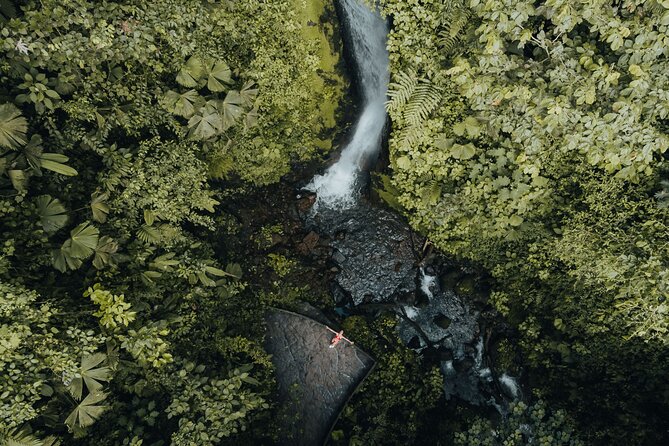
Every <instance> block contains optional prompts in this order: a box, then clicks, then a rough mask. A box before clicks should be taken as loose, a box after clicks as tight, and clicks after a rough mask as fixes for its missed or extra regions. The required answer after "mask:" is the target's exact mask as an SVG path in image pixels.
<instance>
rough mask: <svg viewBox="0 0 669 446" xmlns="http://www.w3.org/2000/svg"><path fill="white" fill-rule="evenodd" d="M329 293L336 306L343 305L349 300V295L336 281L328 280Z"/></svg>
mask: <svg viewBox="0 0 669 446" xmlns="http://www.w3.org/2000/svg"><path fill="white" fill-rule="evenodd" d="M330 294H331V295H332V297H333V299H334V301H335V304H337V306H344V305H346V304H347V303H349V302H350V301H351V296H350V295H349V294H347V293H346V291H344V289H343V288H342V287H341V286H340V285H339V284H338V283H337V282H334V281H333V282H330Z"/></svg>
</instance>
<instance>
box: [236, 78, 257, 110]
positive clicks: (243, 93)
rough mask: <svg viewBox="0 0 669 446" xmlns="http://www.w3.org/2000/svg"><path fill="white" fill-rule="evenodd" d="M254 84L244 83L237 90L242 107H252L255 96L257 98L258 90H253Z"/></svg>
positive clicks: (250, 82)
mask: <svg viewBox="0 0 669 446" xmlns="http://www.w3.org/2000/svg"><path fill="white" fill-rule="evenodd" d="M254 85H255V82H253V81H246V82H245V83H244V85H243V86H242V88H241V90H239V97H240V98H241V99H242V105H243V106H245V107H252V106H253V103H254V101H255V100H256V96H258V89H257V88H253V86H254Z"/></svg>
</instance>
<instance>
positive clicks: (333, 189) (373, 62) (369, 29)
mask: <svg viewBox="0 0 669 446" xmlns="http://www.w3.org/2000/svg"><path fill="white" fill-rule="evenodd" d="M340 2H341V9H342V10H343V13H344V16H345V17H344V18H343V19H344V21H345V27H346V29H347V31H348V33H349V39H348V41H349V45H350V47H351V48H350V51H351V53H352V56H353V60H354V62H355V65H356V67H355V69H356V71H357V73H358V78H359V86H360V90H361V91H360V92H361V96H362V99H363V101H364V102H363V111H362V113H361V115H360V118H359V119H358V122H357V123H356V125H355V130H354V133H353V137H352V138H351V141H350V142H349V143H348V145H347V146H346V147H345V148H344V150H343V151H342V153H341V157H340V159H339V161H337V163H335V164H333V165H332V166H330V168H329V169H328V170H327V171H326V172H325V173H324V174H323V175H317V176H315V177H314V178H313V180H312V181H311V183H309V184H308V185H307V186H306V189H308V190H311V191H312V192H316V194H317V199H316V205H315V207H314V209H317V206H324V207H327V208H331V209H346V208H350V207H351V206H353V205H354V204H355V203H356V201H357V198H358V195H359V193H360V189H361V186H362V185H361V184H360V178H361V173H362V172H363V171H364V166H365V165H366V164H368V163H369V162H370V161H372V160H373V159H374V158H375V157H376V155H377V154H378V151H379V148H380V146H381V139H382V135H383V128H384V127H385V123H386V110H385V105H384V104H385V101H386V92H387V89H388V81H389V72H388V64H389V61H388V51H387V49H386V36H387V34H388V25H387V23H386V21H385V20H384V19H383V18H382V17H381V15H380V14H379V13H378V11H372V10H370V9H369V8H368V7H367V6H366V5H364V4H362V3H361V1H360V0H340Z"/></svg>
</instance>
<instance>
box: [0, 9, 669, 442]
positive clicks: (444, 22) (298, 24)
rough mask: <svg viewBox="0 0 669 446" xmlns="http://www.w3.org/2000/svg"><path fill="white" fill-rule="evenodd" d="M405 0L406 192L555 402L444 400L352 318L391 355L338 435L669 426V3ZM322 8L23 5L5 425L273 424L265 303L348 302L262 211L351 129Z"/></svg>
mask: <svg viewBox="0 0 669 446" xmlns="http://www.w3.org/2000/svg"><path fill="white" fill-rule="evenodd" d="M380 3H381V6H382V9H383V11H384V13H385V14H387V15H388V16H389V18H390V20H391V25H392V27H391V32H390V35H389V50H390V60H391V74H392V82H391V85H390V89H389V101H388V103H387V110H388V112H389V115H390V117H391V119H392V123H393V127H392V133H391V137H390V141H389V148H390V159H391V166H390V167H391V169H390V170H391V171H389V172H386V173H387V175H386V174H385V173H384V174H382V175H379V176H378V182H379V183H380V184H381V185H382V186H383V189H384V190H382V191H381V193H380V196H381V197H383V198H384V199H385V200H386V201H388V202H389V203H390V204H391V205H392V206H393V207H394V208H395V209H401V210H402V211H403V212H404V213H405V214H406V215H407V217H408V218H409V221H410V223H411V224H412V225H413V226H414V227H415V228H416V229H417V230H418V231H420V232H421V233H423V234H426V235H427V236H428V237H429V239H430V241H431V242H432V244H434V245H435V246H436V247H438V248H439V249H441V250H442V251H443V252H445V253H447V254H449V255H452V256H453V257H455V258H456V259H460V260H466V261H467V262H471V263H473V264H475V265H477V266H480V267H481V268H482V269H484V270H486V271H487V272H489V273H490V275H491V277H492V280H491V281H492V293H491V296H490V301H489V302H490V304H491V305H492V306H493V307H494V308H495V309H496V310H498V311H499V312H500V313H501V314H502V315H503V316H504V317H505V318H506V319H507V321H508V322H510V323H511V324H512V325H513V326H514V327H515V329H516V330H517V332H518V337H519V340H520V341H519V344H520V345H519V346H520V349H521V350H522V358H523V362H524V363H523V364H522V366H524V368H525V369H526V370H527V371H528V376H529V377H530V382H529V385H530V386H531V387H532V388H533V391H534V397H540V398H541V399H542V400H543V401H545V402H546V403H542V402H537V403H528V404H525V403H521V402H519V403H517V404H514V405H513V406H512V410H511V412H510V415H509V416H508V417H507V418H504V419H501V420H497V421H496V422H495V423H491V422H490V421H489V420H484V419H481V418H476V417H472V416H471V415H472V413H473V412H474V410H473V409H471V408H463V407H461V406H458V405H457V403H455V402H453V401H451V402H450V403H449V405H448V406H447V405H446V402H445V401H444V398H443V397H442V395H443V391H442V384H443V382H442V380H443V377H442V375H441V374H440V373H439V371H438V369H437V368H436V367H434V366H433V365H434V364H433V363H430V361H429V359H428V358H421V357H420V356H419V355H418V354H416V353H415V352H414V351H412V350H411V349H409V348H408V347H406V346H404V345H403V344H402V343H401V342H400V340H399V339H398V336H397V333H396V327H395V325H396V320H395V319H394V316H391V315H389V314H387V313H382V312H379V314H380V315H379V314H376V316H378V317H376V319H375V320H372V319H371V318H369V319H365V318H363V317H361V316H351V317H348V318H346V319H345V320H344V321H343V327H344V329H346V331H347V333H348V334H349V336H351V337H352V338H355V339H356V342H357V343H359V345H361V346H362V347H363V348H365V349H366V350H367V351H369V352H370V353H371V354H373V355H374V357H375V358H376V360H377V365H376V368H375V370H374V372H373V373H372V374H371V375H370V376H369V377H368V379H367V380H366V381H365V382H364V383H363V384H362V385H361V387H360V388H359V389H358V393H357V394H356V395H354V397H353V398H352V399H351V401H350V403H349V405H348V406H347V407H346V408H345V409H344V411H343V412H342V416H341V419H340V420H339V423H338V425H337V428H336V429H335V430H334V431H333V432H332V441H333V443H335V444H351V445H356V444H412V443H417V444H420V443H425V444H428V443H435V442H437V441H439V442H442V443H446V444H453V443H455V444H462V445H475V444H481V445H497V444H500V445H515V444H546V445H580V444H583V443H582V442H581V440H579V438H580V439H582V441H583V442H584V443H585V444H598V445H609V444H610V445H628V444H639V445H656V444H665V443H667V442H668V441H669V437H668V435H669V434H668V433H667V431H666V427H665V425H666V420H667V417H669V384H668V382H667V380H666V371H667V369H668V368H669V302H667V298H669V227H668V226H669V199H668V197H669V181H668V180H667V177H668V176H669V166H668V165H667V159H668V155H667V154H668V153H669V152H668V151H667V149H668V148H669V102H668V100H669V58H668V56H669V2H668V1H666V0H594V1H585V0H583V1H574V0H541V1H529V0H514V1H510V0H380ZM325 8H331V5H330V3H329V2H326V1H324V0H271V1H242V0H240V1H232V0H224V1H212V0H155V1H152V2H147V1H138V0H119V1H111V0H108V1H94V0H59V1H55V0H41V1H39V2H38V1H36V0H0V445H3V446H4V445H5V444H8V445H44V446H54V445H57V444H63V445H89V444H98V445H101V446H106V445H110V446H111V445H126V446H140V445H144V446H148V445H151V446H158V445H167V444H173V445H175V446H180V445H183V446H186V445H189V446H190V445H215V444H222V443H236V444H260V443H271V442H272V441H273V440H275V438H274V437H275V436H276V432H277V430H276V429H275V427H276V426H275V423H276V419H273V415H275V413H273V412H270V405H271V403H272V401H271V394H272V391H273V385H274V382H273V376H272V374H273V370H272V364H271V361H270V358H269V356H268V355H267V353H266V352H265V351H264V350H263V348H262V343H261V341H262V322H261V316H262V314H263V311H264V309H266V308H267V307H268V306H273V305H278V306H282V307H288V308H292V307H293V306H295V307H297V306H298V301H300V300H309V301H311V302H312V303H315V304H317V305H318V304H321V306H328V305H330V304H329V296H326V295H325V292H324V290H325V280H324V279H323V278H322V277H319V274H321V273H322V272H323V271H316V272H314V270H310V269H309V267H306V266H305V264H304V262H301V261H300V260H299V259H297V258H296V257H295V256H294V253H293V252H290V250H288V249H286V248H285V246H283V247H278V246H281V245H282V244H283V243H284V242H285V240H286V239H288V238H290V237H292V236H295V234H291V231H292V229H291V228H290V227H289V226H290V224H289V223H287V222H286V221H280V222H277V221H274V220H271V219H269V220H267V221H266V220H265V219H264V217H261V216H260V215H258V214H254V213H253V212H246V211H245V212H241V211H239V210H240V209H241V208H242V207H243V206H244V205H245V204H246V203H245V202H247V201H251V200H254V199H256V198H257V196H255V195H253V194H255V193H257V192H258V190H261V189H259V188H260V187H262V186H266V185H271V184H273V183H276V182H278V181H279V180H280V179H281V178H282V176H284V175H285V174H287V173H289V172H291V170H292V169H293V167H294V166H296V165H300V163H302V162H304V161H307V160H311V159H314V158H317V157H318V156H319V155H322V154H323V153H324V152H325V151H327V150H329V149H330V148H331V147H332V137H333V132H334V127H335V125H336V113H335V111H336V107H337V104H339V102H340V99H341V93H342V89H343V80H342V78H341V77H340V76H339V74H338V73H337V72H338V70H337V69H336V65H337V63H338V54H337V52H336V51H334V52H333V51H332V49H331V48H330V46H329V43H330V42H329V41H330V40H332V37H333V32H334V29H333V25H332V24H331V23H322V22H321V20H320V19H321V15H322V14H323V12H324V9H325ZM330 14H332V13H331V12H330ZM331 18H332V17H331ZM319 22H320V23H319ZM272 192H273V193H275V194H276V195H279V193H278V190H273V191H272ZM291 193H292V192H291ZM288 195H290V194H288ZM286 196H287V195H286ZM282 198H285V196H282ZM260 202H261V203H264V205H265V206H266V207H271V206H272V204H271V203H272V202H271V201H268V202H263V201H262V200H260ZM273 210H276V209H273ZM238 211H239V212H238ZM283 218H285V215H284V216H283ZM253 220H255V221H253ZM246 236H248V239H247V240H245V242H239V240H240V239H242V238H243V237H246ZM285 243H286V244H288V242H285ZM256 255H257V256H256ZM258 259H260V260H258ZM240 264H243V265H244V267H243V268H242V266H241V265H240ZM324 269H325V268H324ZM307 272H308V274H307ZM249 274H254V275H255V276H254V278H255V279H256V280H257V281H258V282H253V281H250V280H249ZM320 281H323V283H321V282H320ZM319 286H320V287H321V288H318V287H319ZM506 342H507V343H506V344H504V349H506V350H505V351H507V353H508V352H511V351H513V352H514V354H515V349H514V348H512V347H510V342H509V341H506ZM504 349H502V348H501V347H500V348H499V350H504ZM508 356H509V358H510V357H511V356H513V355H511V354H509V355H508ZM509 358H505V359H504V360H505V361H506V362H508V363H509V364H507V366H508V367H512V366H513V367H518V366H519V365H521V364H511V362H513V360H512V359H509ZM547 407H548V408H550V409H547ZM444 413H448V414H449V416H451V415H452V416H453V418H452V419H447V418H446V417H445V416H444ZM464 425H467V426H466V427H464V428H463V426H464ZM458 430H460V432H458V433H456V431H458ZM576 432H578V434H577V433H576Z"/></svg>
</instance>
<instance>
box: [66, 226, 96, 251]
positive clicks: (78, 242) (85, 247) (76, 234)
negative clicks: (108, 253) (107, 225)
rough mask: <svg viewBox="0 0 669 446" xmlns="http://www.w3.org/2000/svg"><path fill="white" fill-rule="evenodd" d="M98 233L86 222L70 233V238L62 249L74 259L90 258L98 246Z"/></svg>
mask: <svg viewBox="0 0 669 446" xmlns="http://www.w3.org/2000/svg"><path fill="white" fill-rule="evenodd" d="M99 237H100V231H98V228H96V227H95V226H93V225H91V224H90V223H88V222H85V223H82V224H80V225H79V226H77V227H76V228H74V229H73V230H72V231H71V232H70V238H69V239H68V240H67V241H65V244H63V247H64V248H65V249H66V250H67V251H68V252H69V254H70V256H72V257H74V258H75V259H85V258H88V257H90V256H91V255H92V254H93V252H94V250H95V248H96V247H97V245H98V239H99Z"/></svg>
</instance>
